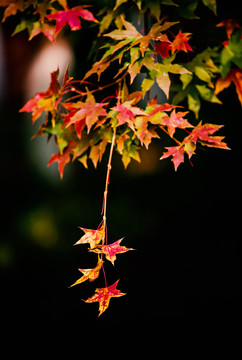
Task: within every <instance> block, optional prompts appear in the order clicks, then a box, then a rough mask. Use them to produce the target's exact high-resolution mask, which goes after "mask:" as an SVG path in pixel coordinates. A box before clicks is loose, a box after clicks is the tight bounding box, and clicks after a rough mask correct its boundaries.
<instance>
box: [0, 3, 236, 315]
mask: <svg viewBox="0 0 242 360" xmlns="http://www.w3.org/2000/svg"><path fill="white" fill-rule="evenodd" d="M200 2H201V3H203V5H204V6H207V7H208V8H209V9H210V10H211V11H212V12H213V13H214V16H216V2H215V1H214V0H213V1H212V0H210V1H209V0H206V1H205V0H203V1H198V0H197V1H193V2H192V3H193V6H192V7H190V6H187V5H186V4H185V3H186V2H182V4H179V1H171V0H161V1H155V0H154V1H148V0H142V1H141V0H137V1H127V0H116V1H113V2H112V1H110V3H109V7H108V8H103V9H102V10H101V11H98V12H96V10H95V6H93V7H90V6H87V5H86V6H85V5H80V4H78V3H79V2H78V1H77V2H75V3H77V6H75V7H69V5H68V3H67V0H58V1H52V0H44V1H28V0H15V1H11V0H3V1H1V3H0V5H1V6H2V7H4V12H3V19H2V21H6V20H7V18H8V17H9V16H11V15H15V14H16V13H19V12H21V14H22V17H21V21H20V23H19V24H18V25H17V27H16V29H15V31H14V33H15V34H16V33H18V32H19V31H22V30H27V31H28V34H29V39H32V38H33V37H35V36H37V35H39V34H42V35H44V36H46V37H47V38H48V39H49V40H50V41H51V42H52V43H53V44H55V43H56V42H57V41H58V35H59V34H60V33H61V31H62V30H63V28H65V29H67V28H68V29H69V31H77V30H80V31H82V22H86V23H88V24H90V26H94V27H96V30H97V42H96V44H95V46H96V52H97V55H96V59H95V61H94V62H93V63H92V64H91V66H90V68H89V70H88V71H87V72H86V74H85V75H84V76H83V78H82V79H80V80H76V79H73V77H71V76H70V74H69V71H68V69H66V72H65V74H64V76H63V77H61V78H60V75H59V69H55V70H54V71H53V72H52V73H51V75H50V85H49V87H48V89H47V90H45V91H43V92H39V93H37V94H36V95H35V96H34V97H33V98H32V99H30V100H29V101H28V102H27V103H26V104H25V105H24V106H23V107H22V108H21V110H20V112H27V113H31V115H32V122H33V123H34V122H36V120H37V119H39V118H40V117H41V118H42V119H43V122H42V124H41V125H40V127H39V130H38V132H37V133H36V135H35V136H43V135H46V134H47V135H48V137H49V136H54V138H55V142H56V145H57V152H56V153H55V154H53V155H52V156H51V158H50V160H49V162H48V166H49V165H51V164H52V163H54V162H57V163H58V169H59V173H60V177H61V178H62V177H63V174H64V169H65V166H66V165H67V164H68V163H70V162H73V161H75V160H78V161H79V162H80V163H82V164H83V165H84V166H85V167H86V168H88V166H90V162H92V163H93V165H94V167H97V165H98V163H99V162H100V161H101V160H102V158H103V155H104V153H105V151H106V150H108V151H109V159H108V164H107V177H106V185H105V191H104V200H103V211H102V221H101V224H100V225H99V226H98V227H97V228H96V227H95V226H94V229H86V228H81V230H82V231H83V232H84V235H82V237H81V238H80V239H79V240H78V241H77V242H76V244H75V245H80V244H88V245H89V251H90V252H91V253H95V254H96V255H97V265H96V267H95V268H93V269H79V271H80V272H81V273H82V276H81V277H80V278H79V279H78V280H77V281H76V282H75V283H74V284H73V285H72V286H74V285H77V284H81V283H83V282H84V281H87V280H89V281H94V280H95V279H97V278H98V277H99V274H100V272H101V269H102V270H103V274H104V280H105V287H103V288H98V289H96V292H95V294H94V295H93V296H91V297H90V298H89V299H87V300H85V301H86V302H87V303H92V302H99V314H102V313H103V312H104V311H105V310H106V309H107V307H108V306H109V302H110V299H111V298H112V297H120V296H123V295H125V294H124V293H122V292H121V291H120V290H118V289H117V284H118V281H116V282H115V283H114V284H113V285H110V286H108V285H107V279H106V274H105V270H104V264H105V261H110V262H111V263H112V264H113V265H114V262H115V261H116V258H117V255H118V254H122V253H124V252H127V251H129V250H133V249H131V248H127V247H125V246H123V245H120V243H121V241H122V240H123V239H120V240H117V241H115V242H114V243H112V244H108V243H107V219H106V207H107V195H108V184H109V180H110V171H111V161H112V156H113V151H116V152H117V153H118V154H119V155H120V156H121V159H122V162H123V165H124V167H125V168H127V166H128V165H129V163H130V161H131V160H132V159H134V160H136V161H138V162H140V161H141V159H140V154H139V151H140V149H141V147H145V148H146V149H149V145H150V144H151V142H152V141H153V139H160V138H161V134H163V133H165V134H166V136H167V139H168V140H169V139H170V140H169V142H168V144H170V141H173V143H174V145H173V146H167V144H165V143H162V144H161V156H160V159H161V160H163V159H166V158H170V159H171V160H172V162H173V165H174V168H175V170H177V169H178V167H179V165H180V164H181V163H183V162H184V161H185V160H186V159H188V160H190V159H191V158H192V157H193V156H194V155H195V154H196V150H197V148H201V147H214V148H220V149H229V147H228V146H227V144H226V143H225V142H224V137H223V136H221V135H217V132H218V131H219V130H220V129H221V127H222V126H223V125H222V124H221V125H218V124H210V123H206V122H204V121H203V120H201V119H200V118H199V111H200V108H201V106H202V104H203V102H204V101H205V102H211V103H217V104H221V100H220V99H219V98H218V97H217V95H218V94H220V92H222V91H223V90H224V89H226V88H227V87H229V86H230V85H231V84H234V85H235V89H236V92H237V95H238V99H239V101H240V103H241V104H242V35H241V33H242V30H241V27H240V25H239V24H238V23H237V22H236V21H234V20H231V19H229V20H223V21H222V22H221V21H220V22H219V20H218V25H217V26H218V27H221V31H223V30H225V31H224V34H225V38H224V41H223V42H222V43H221V44H218V45H216V46H215V47H214V48H211V47H208V48H206V49H205V50H203V51H202V52H201V53H196V52H195V51H194V49H193V47H192V36H193V34H192V33H191V32H184V31H183V27H182V26H183V19H184V18H187V19H193V18H194V17H195V12H196V6H197V5H198V3H200ZM188 3H189V2H188ZM184 4H185V5H184ZM94 5H95V4H94ZM170 8H171V9H172V11H170V10H169V9H170ZM185 10H186V11H185ZM165 11H167V13H168V15H167V16H166V13H165ZM30 12H31V13H32V18H31V19H30V17H29V13H30ZM132 12H133V13H137V14H138V18H139V21H138V23H135V22H133V21H132V18H130V16H129V14H130V13H132ZM27 13H28V16H27ZM172 16H174V18H173V17H172ZM177 19H179V21H178V20H177ZM143 20H144V22H143V23H144V28H143V29H142V30H140V25H139V22H142V21H143ZM98 42H99V43H100V45H97V44H98ZM112 65H115V66H112ZM110 69H111V70H110ZM114 69H115V70H114ZM107 71H112V79H113V80H112V82H110V83H106V84H103V78H104V76H103V75H104V74H105V73H106V72H107ZM113 72H115V73H113ZM141 72H142V73H144V74H145V76H144V77H143V78H142V81H141V85H140V87H139V88H137V86H136V87H135V89H134V86H133V85H134V83H135V79H136V78H138V77H139V75H140V73H141ZM154 84H157V85H158V88H159V91H160V92H162V93H163V94H164V96H165V97H166V101H165V102H164V103H159V102H158V100H157V99H158V97H157V96H153V98H151V88H152V87H153V85H154ZM173 85H174V86H173ZM104 89H105V90H106V91H109V94H110V95H109V96H108V97H107V96H105V97H104V98H103V99H101V100H100V98H101V97H102V96H101V95H102V91H103V90H104ZM97 94H98V99H99V100H97V96H96V95H97ZM141 100H144V101H143V102H142V101H141ZM144 104H145V105H144ZM181 104H182V106H181ZM163 138H164V137H163V136H162V139H163ZM190 161H191V160H190Z"/></svg>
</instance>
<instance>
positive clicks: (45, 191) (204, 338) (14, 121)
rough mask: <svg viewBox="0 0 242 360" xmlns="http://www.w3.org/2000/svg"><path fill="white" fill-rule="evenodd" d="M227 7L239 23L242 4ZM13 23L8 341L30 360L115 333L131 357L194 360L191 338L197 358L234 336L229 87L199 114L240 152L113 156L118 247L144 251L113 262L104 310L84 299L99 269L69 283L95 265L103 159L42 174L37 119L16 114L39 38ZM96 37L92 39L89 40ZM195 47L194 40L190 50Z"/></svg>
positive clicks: (233, 110)
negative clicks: (93, 237) (31, 354)
mask: <svg viewBox="0 0 242 360" xmlns="http://www.w3.org/2000/svg"><path fill="white" fill-rule="evenodd" d="M220 4H221V3H220ZM226 9H227V10H226ZM228 9H230V8H229V7H228V8H226V7H220V8H219V14H218V15H219V16H218V19H214V17H212V16H210V15H206V16H207V17H205V20H203V21H201V20H194V22H193V23H191V26H192V27H194V28H198V27H199V28H200V29H203V31H204V32H205V33H206V32H208V29H210V27H211V29H212V27H213V25H214V23H215V24H216V23H217V22H219V21H220V20H221V19H222V18H223V17H226V14H228ZM206 14H207V13H206ZM229 15H230V17H231V16H232V15H233V17H235V18H237V20H238V21H239V20H240V19H238V17H236V9H235V8H234V12H232V13H231V14H229ZM208 20H209V21H210V23H209V22H208ZM12 27H13V23H12V21H8V22H6V23H5V24H4V26H2V28H1V31H2V35H3V45H4V46H3V51H4V59H5V62H4V75H5V82H4V87H3V89H2V95H1V107H0V118H1V193H2V194H1V204H2V215H1V219H2V221H1V239H0V240H1V243H0V269H1V282H0V284H1V326H2V329H3V332H4V337H3V338H2V340H3V341H2V342H3V344H4V343H6V341H7V340H9V341H10V343H11V344H12V345H11V346H10V347H8V349H9V350H14V349H15V346H14V344H17V343H18V342H19V343H20V345H18V346H19V349H20V348H21V349H24V350H26V349H27V348H29V347H30V345H31V344H32V343H33V342H34V343H36V344H37V346H36V347H35V354H36V353H38V351H40V350H43V349H45V348H46V349H47V348H48V346H49V344H55V346H54V348H55V350H56V351H57V350H60V351H62V348H63V347H64V346H67V347H69V349H70V350H71V349H72V350H73V349H74V350H77V351H80V353H82V352H83V351H84V350H85V349H86V346H87V344H88V345H89V344H91V347H88V349H89V350H90V351H94V349H95V350H99V349H100V348H99V345H97V344H98V342H100V343H102V346H103V344H106V345H105V346H107V347H108V345H107V344H109V342H111V340H112V341H113V344H115V346H117V349H124V348H125V347H128V348H129V351H130V350H131V349H132V348H133V349H138V348H142V346H147V348H148V349H149V350H150V351H156V349H163V348H164V347H169V348H170V351H171V352H172V351H174V350H177V349H180V350H179V353H180V355H181V354H183V352H182V350H181V349H183V350H184V349H185V352H184V353H185V354H187V355H186V356H185V358H188V357H189V356H190V355H189V354H190V351H191V347H192V345H194V344H199V345H197V347H196V349H197V351H198V353H200V354H201V352H202V351H204V346H205V345H206V344H207V343H208V342H211V343H212V344H214V345H216V342H220V341H223V342H224V344H225V343H227V341H228V342H229V341H233V342H235V344H236V343H237V339H239V337H240V336H241V320H242V317H241V200H242V199H241V160H242V159H241V134H242V119H241V106H240V103H239V101H238V98H237V95H236V92H235V88H234V86H233V85H232V86H231V87H230V88H229V89H227V90H225V91H224V92H223V93H221V94H220V95H219V98H220V99H221V100H222V101H223V105H222V106H221V105H217V104H209V103H205V102H204V103H202V109H201V112H200V118H201V119H203V121H204V122H208V123H209V122H211V123H217V124H224V125H225V127H224V128H223V129H222V130H221V131H220V133H221V134H222V135H225V136H226V141H227V143H228V146H229V147H231V149H232V150H231V151H226V150H218V149H209V148H207V149H206V151H203V150H199V149H198V150H197V155H196V156H195V157H194V158H192V162H193V166H191V165H190V164H189V162H188V161H187V162H186V163H185V164H182V165H181V166H180V167H179V169H178V171H177V172H175V171H174V169H173V164H172V163H171V162H170V161H169V160H165V161H163V162H160V161H159V160H158V159H159V157H160V156H161V154H162V151H161V150H160V147H159V146H160V145H159V143H154V145H152V146H151V148H150V152H149V153H147V152H146V151H144V152H143V153H142V155H141V157H142V159H143V164H141V165H139V164H135V163H133V164H131V165H130V166H129V168H128V169H127V170H126V171H125V170H124V169H123V167H122V164H121V160H120V157H119V156H118V155H116V154H115V156H114V159H113V168H112V173H111V181H110V187H109V194H108V235H109V241H110V242H114V241H116V240H118V239H119V238H121V237H123V236H125V239H124V240H123V245H125V246H127V247H132V248H135V249H136V251H132V252H131V251H130V252H127V253H126V254H122V255H119V256H118V258H117V260H116V262H115V266H114V267H113V266H112V265H111V264H110V265H109V264H106V267H105V268H106V272H107V278H108V284H109V285H111V284H112V283H113V282H115V281H116V280H117V279H120V281H119V285H118V288H119V289H120V290H121V291H122V292H127V295H126V296H124V297H122V298H119V299H111V302H110V307H109V309H107V311H105V313H104V314H103V315H102V316H101V317H100V318H98V304H97V303H94V304H85V303H84V302H83V301H81V299H87V298H88V297H90V296H91V295H92V294H93V292H94V289H95V288H96V287H103V286H104V281H103V276H102V274H101V275H100V278H99V279H98V280H97V281H95V282H94V283H83V284H82V285H79V286H76V287H74V288H71V289H69V288H68V287H69V286H70V285H71V284H72V283H73V282H75V281H76V280H77V278H78V277H80V273H79V272H78V271H77V268H78V267H79V268H88V267H92V266H94V265H95V262H96V256H94V255H92V254H90V253H88V251H87V247H85V246H80V247H73V243H75V242H76V241H77V240H78V239H79V238H80V237H81V236H82V231H81V230H80V229H78V226H81V227H86V228H94V227H96V226H97V225H98V224H99V223H100V221H101V215H100V212H101V206H102V197H103V190H104V184H105V173H106V162H105V159H104V161H103V162H102V164H101V165H100V166H99V167H98V169H97V170H95V169H93V167H92V166H90V169H89V170H88V171H86V170H85V169H84V168H83V167H82V166H81V165H80V164H72V165H68V166H67V167H66V169H65V172H64V179H63V180H62V181H61V180H60V179H59V175H58V173H57V167H56V166H55V165H52V168H49V169H48V170H46V169H45V164H46V162H45V163H44V161H40V160H39V159H40V157H41V156H40V155H41V153H40V154H39V152H38V151H42V150H38V149H39V148H38V149H37V145H36V144H37V143H36V141H37V140H33V141H31V140H30V138H31V136H32V134H33V130H32V126H31V120H30V116H26V115H23V114H19V113H18V110H19V108H21V107H22V106H23V104H24V102H25V101H26V99H24V94H23V88H24V78H25V76H26V74H27V70H28V67H29V66H30V64H31V61H32V59H33V58H34V56H35V55H36V54H37V51H38V49H39V47H40V46H43V41H44V40H43V39H39V38H37V39H35V40H33V41H32V42H30V43H28V42H27V36H26V34H19V35H17V36H16V37H14V38H11V37H10V34H11V31H12ZM204 32H203V33H202V30H201V38H202V39H201V43H203V41H204V37H202V34H204ZM75 36H77V35H75ZM74 40H76V38H75V39H74ZM195 40H196V39H195ZM195 40H194V41H195ZM201 43H200V45H201ZM90 44H91V42H90V41H89V40H88V41H87V43H86V45H87V48H88V45H90ZM198 44H199V39H197V44H195V43H194V44H193V45H194V46H197V47H198V46H199V45H198ZM201 46H202V45H201ZM83 48H84V47H83ZM83 48H82V49H83ZM79 50H80V49H79ZM76 56H77V59H81V58H83V59H84V58H85V53H84V52H83V51H79V52H78V51H77V49H76ZM53 70H55V69H53ZM43 90H45V89H43ZM41 149H42V148H41ZM43 152H44V150H43ZM36 153H38V156H37V155H35V154H36ZM147 154H150V155H147ZM36 156H37V157H36ZM45 156H46V155H45ZM47 161H48V160H47ZM48 172H49V173H48ZM48 174H49V175H48ZM5 339H7V340H5ZM19 343H18V344H19ZM215 347H216V346H215ZM219 348H220V350H221V347H219ZM78 349H79V350H78ZM217 349H218V348H217ZM233 349H234V347H230V354H231V352H232V351H233ZM116 351H117V354H119V351H121V350H116ZM127 351H128V350H127ZM154 354H155V352H154ZM73 358H74V357H73ZM150 358H152V356H151V357H150ZM189 358H190V357H189ZM191 358H194V357H191Z"/></svg>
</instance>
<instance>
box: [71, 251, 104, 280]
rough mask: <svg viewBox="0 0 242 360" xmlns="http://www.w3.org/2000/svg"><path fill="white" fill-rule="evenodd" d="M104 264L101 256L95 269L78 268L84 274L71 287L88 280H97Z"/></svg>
mask: <svg viewBox="0 0 242 360" xmlns="http://www.w3.org/2000/svg"><path fill="white" fill-rule="evenodd" d="M102 264H103V260H102V259H100V258H99V259H98V263H97V265H96V267H95V268H94V269H78V270H79V271H80V272H81V273H82V274H83V276H81V277H80V279H78V280H77V281H76V282H74V284H72V285H71V286H70V287H72V286H75V285H78V284H81V283H83V282H84V281H86V280H89V281H94V280H96V279H97V278H98V277H99V272H100V269H101V267H102Z"/></svg>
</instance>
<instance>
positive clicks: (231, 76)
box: [214, 69, 242, 106]
mask: <svg viewBox="0 0 242 360" xmlns="http://www.w3.org/2000/svg"><path fill="white" fill-rule="evenodd" d="M232 82H233V83H234V85H235V87H236V92H237V95H238V98H239V101H240V103H241V106H242V69H230V71H229V73H228V75H227V76H226V77H225V79H223V78H222V77H220V78H219V79H218V80H217V82H216V85H215V92H214V93H215V94H216V95H217V94H218V93H220V92H221V91H222V90H224V89H226V88H227V87H229V86H230V84H231V83H232Z"/></svg>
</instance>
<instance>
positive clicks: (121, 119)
mask: <svg viewBox="0 0 242 360" xmlns="http://www.w3.org/2000/svg"><path fill="white" fill-rule="evenodd" d="M131 103H132V101H131V102H130V101H126V102H124V103H123V104H120V105H117V106H115V107H113V108H112V110H116V111H118V112H119V113H118V115H117V120H118V124H117V126H120V125H123V124H125V123H127V124H128V126H129V127H130V129H132V130H133V131H135V130H134V119H135V115H147V114H146V113H145V112H144V111H143V110H141V109H139V108H138V107H137V106H131Z"/></svg>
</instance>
